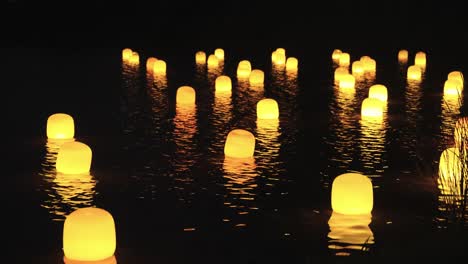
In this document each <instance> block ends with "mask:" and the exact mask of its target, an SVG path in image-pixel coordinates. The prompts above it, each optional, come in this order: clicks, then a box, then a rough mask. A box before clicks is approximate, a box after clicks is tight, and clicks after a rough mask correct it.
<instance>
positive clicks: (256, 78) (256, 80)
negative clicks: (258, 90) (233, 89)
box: [249, 69, 265, 84]
mask: <svg viewBox="0 0 468 264" xmlns="http://www.w3.org/2000/svg"><path fill="white" fill-rule="evenodd" d="M264 79H265V74H264V73H263V71H262V70H258V69H255V70H252V71H251V72H250V76H249V82H250V84H263V81H264Z"/></svg>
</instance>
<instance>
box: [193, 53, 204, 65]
mask: <svg viewBox="0 0 468 264" xmlns="http://www.w3.org/2000/svg"><path fill="white" fill-rule="evenodd" d="M195 62H196V63H197V64H202V65H203V64H205V63H206V53H205V52H203V51H198V52H197V53H195Z"/></svg>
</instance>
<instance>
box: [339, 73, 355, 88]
mask: <svg viewBox="0 0 468 264" xmlns="http://www.w3.org/2000/svg"><path fill="white" fill-rule="evenodd" d="M355 83H356V79H355V78H354V76H353V75H351V74H345V75H343V76H342V77H341V79H340V82H339V85H338V86H339V87H340V88H347V89H354V85H355Z"/></svg>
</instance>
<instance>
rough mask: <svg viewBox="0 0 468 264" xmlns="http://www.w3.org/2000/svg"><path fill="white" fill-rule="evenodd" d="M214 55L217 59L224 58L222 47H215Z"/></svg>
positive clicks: (221, 59)
mask: <svg viewBox="0 0 468 264" xmlns="http://www.w3.org/2000/svg"><path fill="white" fill-rule="evenodd" d="M214 55H215V56H216V58H218V61H223V60H224V50H223V49H215V51H214Z"/></svg>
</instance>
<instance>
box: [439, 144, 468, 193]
mask: <svg viewBox="0 0 468 264" xmlns="http://www.w3.org/2000/svg"><path fill="white" fill-rule="evenodd" d="M466 155H467V152H466V151H460V149H458V148H448V149H446V150H444V151H443V152H442V154H441V155H440V160H439V178H438V185H439V189H440V191H441V192H442V194H448V195H462V190H465V189H466V188H467V187H468V186H466V180H465V181H462V179H466V177H468V175H466V174H467V173H468V171H467V170H466V166H467V158H468V157H467V156H466ZM463 156H464V157H463Z"/></svg>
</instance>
